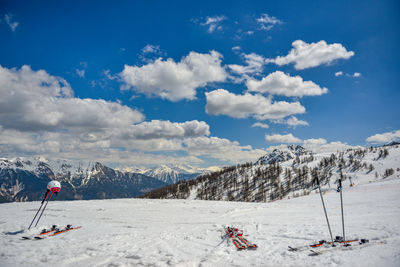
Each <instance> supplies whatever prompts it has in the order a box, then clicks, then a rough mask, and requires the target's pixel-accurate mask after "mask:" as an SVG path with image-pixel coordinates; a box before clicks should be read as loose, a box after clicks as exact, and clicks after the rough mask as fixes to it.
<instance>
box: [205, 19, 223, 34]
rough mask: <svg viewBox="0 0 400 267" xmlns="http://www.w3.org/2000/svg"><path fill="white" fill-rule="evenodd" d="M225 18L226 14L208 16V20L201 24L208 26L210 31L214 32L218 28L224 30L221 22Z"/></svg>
mask: <svg viewBox="0 0 400 267" xmlns="http://www.w3.org/2000/svg"><path fill="white" fill-rule="evenodd" d="M224 20H226V17H225V16H214V17H207V18H206V21H205V22H203V23H201V24H200V25H202V26H207V27H208V32H209V33H213V32H214V31H216V30H222V26H221V22H222V21H224Z"/></svg>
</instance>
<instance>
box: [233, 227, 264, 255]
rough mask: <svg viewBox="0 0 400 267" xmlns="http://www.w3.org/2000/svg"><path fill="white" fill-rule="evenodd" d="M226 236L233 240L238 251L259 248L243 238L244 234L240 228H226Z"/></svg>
mask: <svg viewBox="0 0 400 267" xmlns="http://www.w3.org/2000/svg"><path fill="white" fill-rule="evenodd" d="M225 234H226V236H229V238H230V239H231V240H232V243H233V244H234V245H235V247H236V248H237V249H238V250H244V249H256V248H257V245H256V244H253V243H251V242H250V241H248V240H247V239H246V238H244V237H243V232H242V231H240V230H239V229H238V228H235V227H231V226H228V227H226V228H225Z"/></svg>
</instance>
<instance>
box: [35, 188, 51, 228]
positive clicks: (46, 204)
mask: <svg viewBox="0 0 400 267" xmlns="http://www.w3.org/2000/svg"><path fill="white" fill-rule="evenodd" d="M52 195H53V192H51V193H50V196H49V198H48V199H47V201H46V204H45V205H44V208H43V210H42V213H40V216H39V219H38V220H37V222H36V224H35V227H36V226H37V225H38V223H39V221H40V218H42V215H43V212H44V210H45V209H46V207H47V204H48V203H49V200H50V198H51V196H52Z"/></svg>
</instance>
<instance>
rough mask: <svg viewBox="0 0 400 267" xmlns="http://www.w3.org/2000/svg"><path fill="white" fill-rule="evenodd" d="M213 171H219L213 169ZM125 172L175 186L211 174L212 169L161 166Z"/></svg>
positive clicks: (125, 169)
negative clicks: (179, 182) (183, 181)
mask: <svg viewBox="0 0 400 267" xmlns="http://www.w3.org/2000/svg"><path fill="white" fill-rule="evenodd" d="M212 170H218V168H215V167H214V168H213V169H212ZM122 171H124V172H133V173H141V174H144V175H147V176H150V177H153V178H156V179H157V180H160V181H162V182H164V183H166V184H174V183H177V182H178V181H182V180H190V179H193V178H195V177H197V176H199V175H203V174H207V173H211V170H210V169H203V168H195V167H193V166H190V165H172V164H168V165H161V166H158V167H153V168H140V167H125V168H123V169H122Z"/></svg>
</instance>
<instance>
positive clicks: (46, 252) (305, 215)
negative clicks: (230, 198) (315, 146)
mask: <svg viewBox="0 0 400 267" xmlns="http://www.w3.org/2000/svg"><path fill="white" fill-rule="evenodd" d="M344 190H345V191H344V195H343V197H344V202H345V223H346V226H347V227H346V229H347V237H348V238H368V239H370V240H374V239H379V240H381V241H383V243H379V244H374V245H370V246H366V247H354V248H349V249H347V250H336V251H334V252H327V253H324V254H322V255H320V256H316V257H310V256H308V254H309V253H308V251H303V252H289V251H287V246H288V245H291V246H301V245H305V244H309V243H312V242H313V241H318V240H320V239H326V240H328V239H329V233H328V230H327V226H326V221H325V217H324V215H323V210H322V205H321V202H320V197H319V194H316V193H312V194H311V195H309V196H306V197H300V198H295V199H288V200H281V201H276V202H273V203H244V202H239V203H238V202H223V201H219V202H216V201H196V200H148V199H114V200H91V201H70V202H63V201H55V202H51V203H49V205H48V210H47V212H46V214H45V215H44V217H43V218H42V221H41V223H40V225H41V226H40V227H38V228H36V229H34V230H31V231H28V230H26V229H27V226H28V225H29V223H30V221H31V219H32V217H33V216H34V214H35V211H36V209H37V208H38V207H39V205H40V203H39V202H27V203H8V204H1V205H0V214H1V217H0V236H1V238H0V266H49V265H56V266H338V265H340V266H385V267H386V266H400V180H399V179H391V180H383V181H378V182H374V183H369V184H364V185H358V186H355V187H353V188H349V187H347V186H346V188H344ZM324 198H325V201H326V205H327V210H328V215H329V219H330V222H331V226H332V230H333V234H334V235H341V231H342V230H341V216H340V198H339V194H338V193H336V192H334V191H330V192H328V193H326V194H325V195H324ZM52 224H58V225H66V224H72V225H75V226H78V225H80V226H82V228H81V229H79V230H75V231H70V232H68V233H64V234H61V235H59V236H55V237H49V238H48V239H45V240H21V236H24V235H29V234H33V233H37V232H39V231H40V229H42V228H43V227H49V226H51V225H52ZM225 225H237V226H239V227H240V228H242V229H243V230H244V232H245V234H247V235H248V236H247V238H248V239H249V240H251V241H253V242H255V243H256V244H257V245H258V246H259V248H258V249H257V250H255V251H237V250H236V249H235V248H234V246H233V244H232V243H228V242H227V241H223V242H221V240H222V239H221V235H222V229H223V227H224V226H225ZM21 230H24V232H23V233H19V232H20V231H21Z"/></svg>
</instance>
